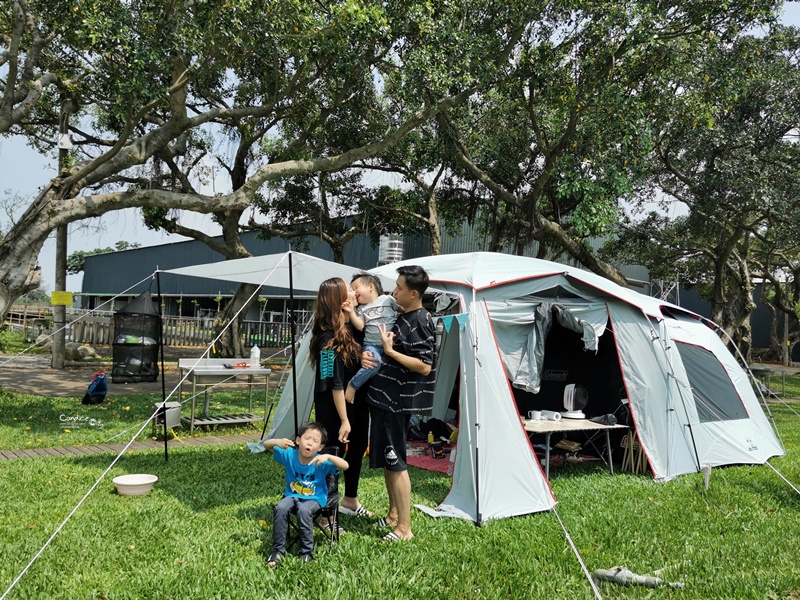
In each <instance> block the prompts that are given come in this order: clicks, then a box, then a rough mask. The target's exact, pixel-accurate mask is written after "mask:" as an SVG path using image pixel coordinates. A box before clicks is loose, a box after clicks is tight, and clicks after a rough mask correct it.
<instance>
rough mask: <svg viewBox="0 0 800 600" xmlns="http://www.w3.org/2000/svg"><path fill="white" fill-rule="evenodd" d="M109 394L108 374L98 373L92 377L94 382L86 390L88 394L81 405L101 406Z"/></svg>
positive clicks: (101, 371)
mask: <svg viewBox="0 0 800 600" xmlns="http://www.w3.org/2000/svg"><path fill="white" fill-rule="evenodd" d="M107 393H108V380H107V377H106V372H105V371H103V370H100V371H98V372H97V373H95V374H94V376H93V377H92V382H91V383H90V384H89V387H88V388H86V393H85V394H84V396H83V400H81V404H100V403H101V402H102V401H103V400H105V399H106V394H107Z"/></svg>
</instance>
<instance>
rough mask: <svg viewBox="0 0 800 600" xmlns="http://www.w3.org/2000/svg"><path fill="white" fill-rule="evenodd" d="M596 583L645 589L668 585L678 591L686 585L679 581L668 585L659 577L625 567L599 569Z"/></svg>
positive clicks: (595, 574) (596, 574)
mask: <svg viewBox="0 0 800 600" xmlns="http://www.w3.org/2000/svg"><path fill="white" fill-rule="evenodd" d="M592 577H593V578H594V580H595V581H611V582H613V583H620V584H622V585H643V586H645V587H650V588H656V587H661V586H662V585H668V586H669V587H673V588H676V589H679V590H680V589H683V587H684V584H683V583H681V582H679V581H677V582H674V583H667V582H666V581H664V580H663V579H659V578H658V577H649V576H646V575H637V574H636V573H633V572H632V571H630V570H629V569H626V568H625V567H614V568H613V569H597V570H596V571H595V572H594V573H592Z"/></svg>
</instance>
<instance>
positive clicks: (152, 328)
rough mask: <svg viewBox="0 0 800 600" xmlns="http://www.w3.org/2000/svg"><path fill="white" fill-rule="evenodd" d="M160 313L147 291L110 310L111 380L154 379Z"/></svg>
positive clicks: (156, 377) (156, 363)
mask: <svg viewBox="0 0 800 600" xmlns="http://www.w3.org/2000/svg"><path fill="white" fill-rule="evenodd" d="M160 332H161V316H160V315H159V314H158V311H157V310H156V309H155V307H154V306H153V298H152V297H151V295H150V291H149V290H148V291H146V292H144V293H143V294H142V295H140V296H137V297H136V298H134V299H133V300H131V301H130V302H129V303H128V304H126V305H125V306H124V307H123V308H121V309H119V310H118V311H117V312H116V313H115V314H114V344H113V355H114V366H113V367H112V369H111V383H130V382H134V381H137V382H138V381H156V380H157V379H158V346H159V334H160Z"/></svg>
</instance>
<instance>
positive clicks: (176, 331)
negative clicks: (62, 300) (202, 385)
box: [7, 306, 291, 348]
mask: <svg viewBox="0 0 800 600" xmlns="http://www.w3.org/2000/svg"><path fill="white" fill-rule="evenodd" d="M113 316H114V315H113V313H112V312H109V311H102V312H99V311H94V312H91V311H87V310H81V309H74V308H67V321H68V322H69V325H68V326H67V331H66V338H67V341H70V342H78V343H81V344H90V345H110V344H112V343H113V341H114V319H113ZM7 324H8V325H9V326H10V327H11V328H12V329H14V330H15V331H19V332H23V334H24V335H25V337H26V338H27V339H29V340H31V341H33V340H35V339H36V338H37V336H39V335H40V334H43V333H45V334H48V333H52V331H53V315H52V310H51V309H50V308H49V307H45V308H43V307H20V306H15V307H12V309H11V311H9V316H8V320H7ZM290 336H291V332H290V330H289V326H288V324H287V323H283V322H279V321H244V323H243V324H242V337H243V339H244V342H245V345H246V346H252V345H253V344H258V345H259V346H261V347H263V348H282V347H284V346H288V345H289V344H290V343H291V342H290V339H291V337H290ZM215 337H216V333H215V331H214V327H213V320H212V319H210V318H207V317H206V318H194V317H164V345H165V346H196V347H205V346H208V345H209V344H210V343H211V342H212V340H213V339H214V338H215Z"/></svg>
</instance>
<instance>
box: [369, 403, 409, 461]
mask: <svg viewBox="0 0 800 600" xmlns="http://www.w3.org/2000/svg"><path fill="white" fill-rule="evenodd" d="M369 418H370V424H369V466H370V467H372V468H373V469H386V470H387V471H407V470H408V465H407V464H406V432H407V431H408V424H409V423H410V421H411V416H410V415H405V414H402V413H393V412H391V411H388V410H383V409H382V408H376V407H374V406H370V407H369Z"/></svg>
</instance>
